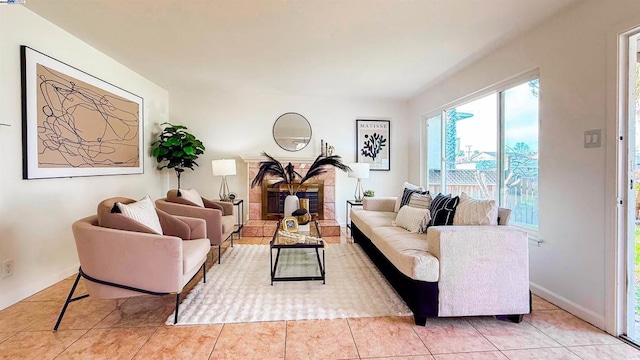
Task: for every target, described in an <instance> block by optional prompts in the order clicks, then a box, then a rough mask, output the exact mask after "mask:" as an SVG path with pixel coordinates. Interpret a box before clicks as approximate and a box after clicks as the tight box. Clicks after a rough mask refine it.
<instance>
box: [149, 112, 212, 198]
mask: <svg viewBox="0 0 640 360" xmlns="http://www.w3.org/2000/svg"><path fill="white" fill-rule="evenodd" d="M160 125H161V126H163V128H162V132H161V133H160V134H159V135H158V140H156V141H154V142H153V143H151V155H152V156H153V157H155V158H156V160H157V161H158V170H162V169H164V168H169V169H174V170H175V172H176V177H177V178H178V191H180V174H182V172H184V170H185V169H191V170H193V167H194V166H198V164H197V163H196V159H197V158H198V156H200V155H202V154H203V153H204V150H205V148H204V145H203V144H202V142H201V141H200V140H198V139H196V137H195V136H193V135H192V134H190V133H188V132H187V131H186V130H187V127H186V126H182V125H173V124H171V123H168V122H165V123H162V124H160Z"/></svg>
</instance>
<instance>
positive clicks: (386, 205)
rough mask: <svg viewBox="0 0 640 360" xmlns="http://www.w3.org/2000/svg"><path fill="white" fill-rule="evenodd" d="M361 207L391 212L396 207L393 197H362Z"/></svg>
mask: <svg viewBox="0 0 640 360" xmlns="http://www.w3.org/2000/svg"><path fill="white" fill-rule="evenodd" d="M362 208H363V209H364V210H371V211H387V212H393V211H394V210H395V208H396V198H395V197H378V198H364V199H363V200H362Z"/></svg>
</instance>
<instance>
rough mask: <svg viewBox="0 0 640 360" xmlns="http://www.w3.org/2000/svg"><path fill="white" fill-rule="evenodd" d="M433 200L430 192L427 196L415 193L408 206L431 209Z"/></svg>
mask: <svg viewBox="0 0 640 360" xmlns="http://www.w3.org/2000/svg"><path fill="white" fill-rule="evenodd" d="M432 200H433V199H431V194H429V192H428V191H427V193H426V194H420V193H413V194H411V199H409V204H408V205H409V206H411V207H415V208H421V209H430V208H431V201H432Z"/></svg>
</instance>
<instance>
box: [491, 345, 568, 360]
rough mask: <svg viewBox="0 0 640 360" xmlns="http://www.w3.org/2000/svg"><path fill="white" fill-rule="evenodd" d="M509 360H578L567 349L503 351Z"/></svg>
mask: <svg viewBox="0 0 640 360" xmlns="http://www.w3.org/2000/svg"><path fill="white" fill-rule="evenodd" d="M502 353H503V354H505V355H506V356H507V357H508V358H509V360H540V359H544V360H580V358H579V357H578V356H577V355H576V354H574V353H572V352H571V351H569V350H568V349H567V348H563V347H561V348H546V349H527V350H505V351H503V352H502Z"/></svg>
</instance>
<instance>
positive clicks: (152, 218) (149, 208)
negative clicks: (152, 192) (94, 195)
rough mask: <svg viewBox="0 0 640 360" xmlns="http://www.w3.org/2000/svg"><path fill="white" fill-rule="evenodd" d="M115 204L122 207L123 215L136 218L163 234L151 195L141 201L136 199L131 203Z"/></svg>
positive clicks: (119, 207)
mask: <svg viewBox="0 0 640 360" xmlns="http://www.w3.org/2000/svg"><path fill="white" fill-rule="evenodd" d="M115 206H117V207H118V209H120V212H121V213H122V215H124V216H126V217H128V218H130V219H132V220H135V221H137V222H139V223H140V224H142V225H144V226H146V227H148V228H150V229H152V230H153V231H155V232H157V233H158V234H160V235H162V226H160V219H159V218H158V214H157V213H156V208H155V206H153V201H151V198H150V197H149V195H147V196H145V197H144V198H142V199H141V200H140V201H136V202H134V203H131V204H123V203H121V202H116V204H115Z"/></svg>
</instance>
